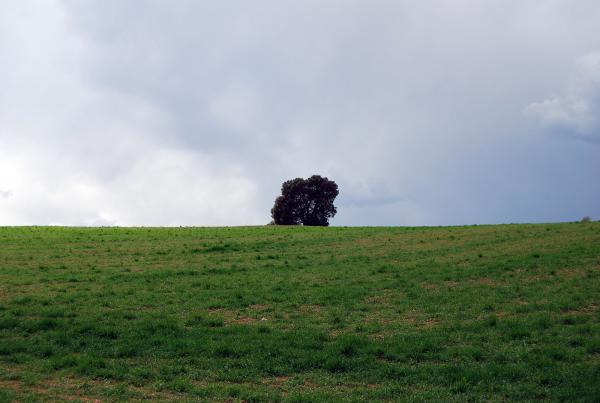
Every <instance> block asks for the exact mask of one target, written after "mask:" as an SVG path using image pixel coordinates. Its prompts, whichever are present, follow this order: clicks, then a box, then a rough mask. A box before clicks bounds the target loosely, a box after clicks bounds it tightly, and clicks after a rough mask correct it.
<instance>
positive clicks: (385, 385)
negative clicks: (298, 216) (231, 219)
mask: <svg viewBox="0 0 600 403" xmlns="http://www.w3.org/2000/svg"><path fill="white" fill-rule="evenodd" d="M599 305H600V223H585V224H583V223H581V224H579V223H573V224H547V225H546V224H542V225H500V226H471V227H440V228H307V227H273V226H266V227H247V228H246V227H239V228H164V229H161V228H118V229H117V228H89V229H86V228H39V227H33V228H29V227H28V228H0V401H2V400H7V401H11V400H13V399H17V400H20V401H23V400H24V401H29V400H68V399H73V398H74V399H75V400H77V399H80V400H84V401H85V400H91V399H100V400H115V399H134V400H135V399H144V398H147V399H152V400H160V399H181V400H230V401H239V400H245V401H264V400H269V401H278V400H284V401H325V400H327V401H329V400H349V401H364V400H436V401H440V400H443V401H464V400H534V399H548V400H578V401H599V400H600V311H599V309H598V307H599Z"/></svg>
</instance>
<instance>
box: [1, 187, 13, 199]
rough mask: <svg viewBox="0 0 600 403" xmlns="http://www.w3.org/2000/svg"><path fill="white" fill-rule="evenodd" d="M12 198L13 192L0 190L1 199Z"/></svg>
mask: <svg viewBox="0 0 600 403" xmlns="http://www.w3.org/2000/svg"><path fill="white" fill-rule="evenodd" d="M11 196H12V190H10V189H9V190H2V189H0V198H3V199H8V198H9V197H11Z"/></svg>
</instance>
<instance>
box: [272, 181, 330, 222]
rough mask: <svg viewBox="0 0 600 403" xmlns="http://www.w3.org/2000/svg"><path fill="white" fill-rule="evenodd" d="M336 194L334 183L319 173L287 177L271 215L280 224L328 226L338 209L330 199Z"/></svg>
mask: <svg viewBox="0 0 600 403" xmlns="http://www.w3.org/2000/svg"><path fill="white" fill-rule="evenodd" d="M338 194H339V191H338V186H337V184H336V183H335V182H334V181H330V180H329V179H327V178H324V177H322V176H319V175H313V176H311V177H310V178H308V179H302V178H296V179H290V180H288V181H285V182H283V185H281V196H278V197H277V198H276V199H275V204H274V205H273V208H272V209H271V217H273V222H274V223H275V224H279V225H298V224H303V225H314V226H328V225H329V218H331V217H333V216H335V214H336V213H337V209H336V208H335V206H334V205H333V201H334V200H335V198H336V197H337V195H338Z"/></svg>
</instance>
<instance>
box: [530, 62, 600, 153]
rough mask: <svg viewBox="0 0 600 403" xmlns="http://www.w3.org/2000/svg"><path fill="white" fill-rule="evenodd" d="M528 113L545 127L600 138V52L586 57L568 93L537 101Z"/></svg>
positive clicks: (578, 136) (595, 138) (580, 64)
mask: <svg viewBox="0 0 600 403" xmlns="http://www.w3.org/2000/svg"><path fill="white" fill-rule="evenodd" d="M526 112H527V113H528V114H530V115H534V116H536V117H538V118H539V121H540V124H541V126H542V128H543V129H544V130H549V131H554V132H559V133H565V134H568V135H572V136H574V137H577V138H581V139H584V140H590V141H600V52H592V53H588V54H586V55H584V56H582V57H581V58H580V59H579V60H578V63H577V70H576V72H575V74H574V76H573V77H572V79H571V82H570V84H569V85H568V87H567V90H566V92H565V94H564V95H560V96H554V97H551V98H548V99H545V100H543V101H541V102H535V103H532V104H531V105H529V106H528V107H527V108H526Z"/></svg>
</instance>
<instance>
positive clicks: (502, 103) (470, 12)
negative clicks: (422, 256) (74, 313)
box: [0, 0, 600, 226]
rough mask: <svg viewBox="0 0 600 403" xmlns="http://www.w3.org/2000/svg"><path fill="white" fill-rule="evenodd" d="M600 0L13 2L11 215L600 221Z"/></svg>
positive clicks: (119, 219) (1, 21)
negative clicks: (280, 203)
mask: <svg viewBox="0 0 600 403" xmlns="http://www.w3.org/2000/svg"><path fill="white" fill-rule="evenodd" d="M599 173H600V2H599V1H597V0H447V1H446V0H439V1H435V0H418V1H417V0H413V1H403V0H389V1H388V0H302V1H298V0H272V1H271V0H269V1H265V0H256V1H251V2H250V1H241V0H240V1H229V0H224V1H218V2H216V1H213V2H208V1H206V2H204V1H195V0H194V1H191V0H190V1H188V0H178V1H166V0H145V1H143V2H142V1H136V0H39V1H36V0H2V3H1V6H0V225H78V226H79V225H85V226H97V225H119V226H141V225H143V226H179V225H186V226H214V225H219V226H221V225H257V224H266V223H268V222H269V221H270V209H271V207H272V205H273V201H274V199H275V198H276V197H277V196H278V195H279V192H280V188H281V183H282V182H283V181H285V180H287V179H291V178H295V177H308V176H311V175H313V174H320V175H322V176H326V177H328V178H329V179H332V180H334V181H336V183H337V184H338V185H339V188H340V195H339V197H338V198H337V199H336V206H337V208H338V214H337V215H336V216H335V217H334V218H333V219H332V220H331V225H339V226H341V225H411V226H412V225H463V224H494V223H516V222H557V221H576V220H580V219H581V218H582V217H584V216H591V217H592V219H600V182H599V181H598V178H599V176H600V175H599Z"/></svg>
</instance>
